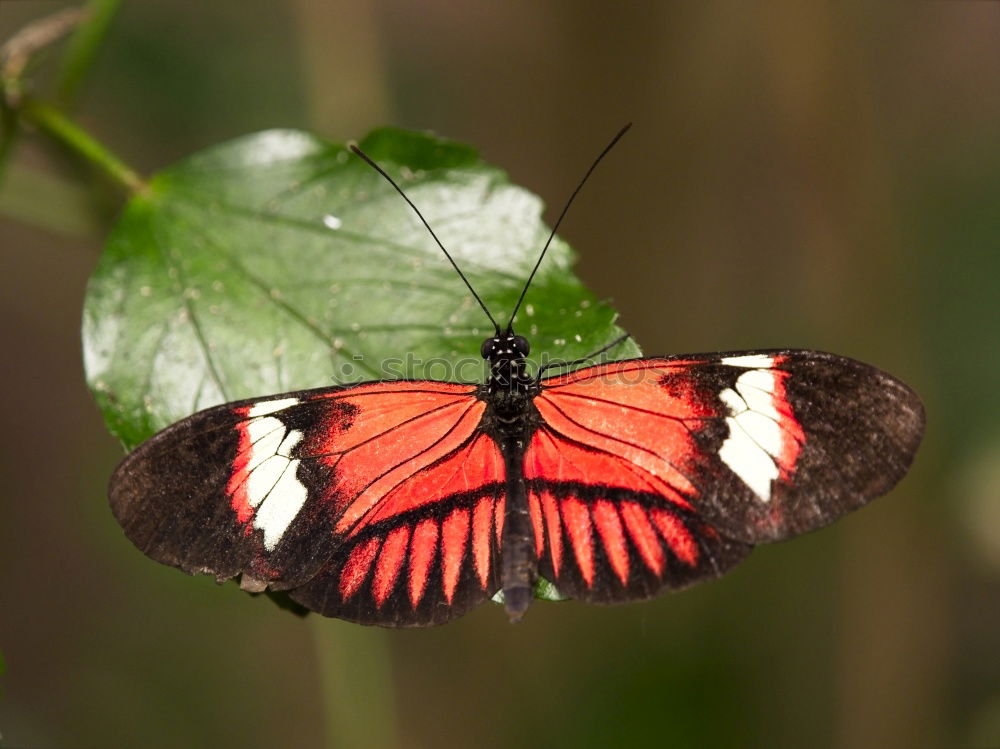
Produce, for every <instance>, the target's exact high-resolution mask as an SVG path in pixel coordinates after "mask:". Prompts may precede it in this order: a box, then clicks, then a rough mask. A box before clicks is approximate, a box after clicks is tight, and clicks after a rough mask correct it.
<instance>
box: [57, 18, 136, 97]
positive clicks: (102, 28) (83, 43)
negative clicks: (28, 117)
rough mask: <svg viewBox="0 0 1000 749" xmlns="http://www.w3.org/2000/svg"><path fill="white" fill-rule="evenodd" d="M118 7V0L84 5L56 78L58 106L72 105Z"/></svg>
mask: <svg viewBox="0 0 1000 749" xmlns="http://www.w3.org/2000/svg"><path fill="white" fill-rule="evenodd" d="M120 6H121V0H90V2H88V3H87V5H86V6H85V10H84V14H85V15H84V17H83V20H82V21H81V22H80V24H79V25H78V26H77V27H76V30H75V31H74V32H73V35H72V36H71V37H70V38H69V42H68V45H67V47H66V53H65V54H64V55H63V59H62V64H61V65H60V66H59V74H58V76H57V78H56V87H55V91H56V101H57V102H59V104H60V105H61V106H62V107H68V106H70V105H71V104H72V102H73V100H74V98H75V97H76V93H77V90H78V89H79V87H80V82H81V81H82V80H83V78H84V76H85V75H86V74H87V71H88V70H89V69H90V66H91V65H92V64H93V62H94V57H95V56H96V55H97V51H98V49H99V48H100V46H101V42H103V41H104V37H105V36H106V35H107V32H108V28H109V27H110V25H111V22H112V20H114V17H115V14H116V13H117V12H118V8H119V7H120Z"/></svg>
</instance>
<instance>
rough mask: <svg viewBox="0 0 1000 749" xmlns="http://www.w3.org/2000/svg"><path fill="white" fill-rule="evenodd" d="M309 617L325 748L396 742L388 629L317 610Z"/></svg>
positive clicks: (371, 748) (377, 748)
mask: <svg viewBox="0 0 1000 749" xmlns="http://www.w3.org/2000/svg"><path fill="white" fill-rule="evenodd" d="M309 618H310V620H311V621H310V626H311V627H312V629H313V640H314V642H315V643H316V656H317V658H316V665H317V667H318V668H319V678H320V685H321V687H322V689H321V693H322V695H323V700H324V703H325V704H324V705H323V715H324V717H325V719H326V726H325V729H326V742H325V745H326V746H327V748H328V749H329V748H330V747H337V748H338V749H387V748H389V747H395V746H398V745H399V742H398V737H397V734H396V704H395V690H394V688H393V683H392V661H391V658H390V655H389V637H388V635H389V633H388V632H387V631H386V630H384V629H380V628H378V627H359V626H358V625H356V624H348V623H347V622H342V621H337V620H335V619H324V618H322V617H319V616H316V615H315V614H313V615H312V616H310V617H309Z"/></svg>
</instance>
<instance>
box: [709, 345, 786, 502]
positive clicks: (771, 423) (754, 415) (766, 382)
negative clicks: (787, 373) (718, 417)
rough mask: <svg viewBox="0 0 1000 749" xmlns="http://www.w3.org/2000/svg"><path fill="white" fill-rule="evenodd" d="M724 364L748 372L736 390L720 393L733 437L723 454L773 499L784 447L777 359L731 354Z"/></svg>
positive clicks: (756, 488)
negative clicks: (777, 392)
mask: <svg viewBox="0 0 1000 749" xmlns="http://www.w3.org/2000/svg"><path fill="white" fill-rule="evenodd" d="M722 363H723V364H727V365H729V366H733V367H745V368H747V371H746V372H744V373H743V374H741V375H740V376H739V378H738V379H737V380H736V389H735V390H733V389H731V388H726V389H725V390H723V391H722V392H721V393H719V398H720V399H721V400H722V402H723V403H724V404H725V406H726V408H728V409H729V416H728V417H727V418H726V424H727V425H728V426H729V436H728V437H726V440H725V442H723V443H722V447H721V448H720V449H719V457H720V458H722V460H723V461H724V462H725V464H726V465H728V466H729V467H730V468H731V469H732V471H733V472H734V473H735V474H736V475H737V476H739V477H740V478H741V479H742V480H743V483H745V484H746V485H747V486H748V487H750V489H751V491H753V493H754V494H756V495H757V496H758V497H759V498H760V500H761V501H762V502H769V501H770V500H771V482H772V481H774V479H776V478H778V476H779V474H780V469H779V467H778V457H779V456H780V455H781V449H782V434H781V427H780V426H779V422H780V419H781V416H780V414H779V413H778V410H777V409H776V408H775V406H774V398H775V395H774V391H775V389H776V387H777V378H776V376H775V374H774V372H772V371H770V369H769V368H770V367H772V366H773V364H774V359H773V358H771V357H770V356H766V355H762V354H752V355H749V356H731V357H727V358H724V359H723V360H722ZM751 367H752V368H751Z"/></svg>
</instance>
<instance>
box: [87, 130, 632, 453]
mask: <svg viewBox="0 0 1000 749" xmlns="http://www.w3.org/2000/svg"><path fill="white" fill-rule="evenodd" d="M361 147H362V149H364V150H365V151H366V152H367V153H369V154H370V155H371V156H372V158H374V159H375V160H377V161H378V162H379V164H380V165H381V166H382V167H383V168H385V169H386V170H387V171H388V172H389V173H390V174H392V175H393V176H394V177H396V178H397V179H398V180H399V182H400V183H401V185H402V187H403V189H404V190H406V193H407V195H408V196H409V197H410V198H411V199H412V200H413V202H414V203H415V204H416V205H417V206H418V207H419V208H420V210H421V211H422V212H423V214H424V216H425V217H426V218H427V220H428V221H429V223H430V225H431V226H432V227H434V230H435V232H436V233H437V234H438V236H439V237H440V238H441V240H442V242H443V243H444V245H445V246H446V247H448V248H449V250H450V251H451V253H452V254H453V256H454V257H455V259H456V261H457V262H458V263H459V265H460V266H461V267H462V269H463V271H464V272H465V273H466V275H467V276H468V278H469V281H470V282H471V283H472V285H473V286H474V287H475V289H476V290H477V292H478V293H479V294H480V296H481V297H482V298H483V301H484V302H485V304H486V305H487V307H488V308H489V309H490V311H491V312H492V313H493V315H494V317H495V318H496V319H497V320H498V322H500V324H501V325H505V324H506V321H507V317H508V316H509V314H510V312H511V310H512V309H513V306H514V304H515V302H516V300H517V297H518V295H519V293H520V291H521V288H522V286H523V284H524V282H525V280H526V279H527V277H528V274H529V273H530V272H531V268H532V266H533V265H534V262H535V260H536V259H537V257H538V253H539V251H540V249H541V247H542V245H543V244H544V241H545V239H546V237H547V235H548V229H547V228H546V227H545V225H544V224H543V223H542V221H541V211H542V204H541V201H540V200H539V199H538V198H537V197H535V196H534V195H532V194H531V193H529V192H527V191H525V190H523V189H522V188H519V187H516V186H514V185H511V184H510V182H509V181H508V180H507V177H506V175H505V174H504V173H503V172H502V171H500V170H499V169H497V168H495V167H492V166H490V165H488V164H485V163H483V162H482V161H481V160H480V159H479V157H478V155H477V154H476V152H475V150H474V149H472V148H470V147H469V146H465V145H462V144H458V143H454V142H450V141H446V140H441V139H437V138H434V137H432V136H430V135H425V134H420V133H411V132H404V131H400V130H394V129H382V130H377V131H375V132H373V133H371V134H370V135H369V136H368V137H367V138H365V139H364V141H362V143H361ZM149 184H150V189H149V191H148V192H146V193H145V194H142V195H140V196H137V197H135V198H133V199H132V200H131V201H130V202H129V204H128V205H127V206H126V208H125V211H124V213H123V215H122V217H121V219H120V220H119V222H118V224H117V226H116V227H115V228H114V230H113V232H112V235H111V237H110V238H109V240H108V243H107V245H106V246H105V248H104V251H103V254H102V256H101V259H100V262H99V264H98V267H97V269H96V270H95V272H94V275H93V277H92V278H91V281H90V285H89V288H88V291H87V298H86V303H85V307H84V325H83V347H84V356H85V366H86V373H87V381H88V384H89V385H90V387H91V389H92V391H93V392H94V395H95V397H96V399H97V402H98V404H99V406H100V408H101V411H102V413H103V415H104V418H105V421H106V423H107V425H108V428H109V429H110V430H111V432H112V433H113V434H115V435H116V436H117V437H118V438H119V439H120V440H121V441H122V442H123V443H124V445H125V446H126V447H128V448H131V447H134V446H135V445H137V444H138V443H140V442H141V441H143V440H144V439H146V438H147V437H149V436H150V435H152V434H153V433H154V432H156V431H158V430H159V429H162V428H163V427H165V426H167V425H168V424H170V423H172V422H174V421H177V420H179V419H181V418H183V417H185V416H187V415H189V414H191V413H193V412H195V411H198V410H200V409H203V408H207V407H208V406H212V405H215V404H218V403H222V402H225V401H227V400H235V399H239V398H248V397H254V396H266V395H272V394H276V393H281V392H285V391H289V390H297V389H302V388H310V387H321V386H324V385H331V384H334V383H336V382H354V381H362V380H371V379H394V378H399V377H402V376H406V377H427V378H430V379H441V380H461V381H477V382H478V381H482V379H483V377H484V373H485V369H484V365H483V362H482V360H481V358H480V356H479V346H480V343H481V342H482V340H483V339H484V338H485V337H487V335H490V334H492V327H491V325H490V324H489V323H488V321H487V320H486V318H485V315H484V314H483V312H482V310H481V309H480V308H479V306H478V305H477V304H476V303H475V301H474V300H473V299H472V297H471V295H470V294H469V292H468V290H467V289H466V288H465V286H464V285H463V284H462V282H461V280H460V279H459V277H458V276H457V274H456V273H455V271H454V270H453V269H452V268H451V266H450V265H449V264H448V262H447V260H446V259H445V258H444V256H443V255H442V253H441V251H440V250H439V249H438V247H437V246H436V245H435V244H434V242H433V240H432V238H431V237H430V236H429V235H428V233H427V230H426V229H425V228H424V227H423V225H422V224H420V222H419V220H418V219H417V218H416V216H415V215H414V214H413V212H412V210H411V209H410V208H409V206H407V205H406V203H405V202H404V201H403V200H402V199H401V198H400V197H399V195H398V194H397V193H396V192H395V191H394V190H393V189H392V187H391V186H390V185H388V184H387V183H386V182H385V181H384V179H383V178H382V177H381V176H379V175H378V174H377V173H375V172H374V170H372V169H371V167H369V166H368V165H366V164H365V163H364V162H363V161H361V159H359V158H357V157H356V156H354V155H353V154H351V153H350V152H349V151H348V150H346V149H345V147H344V146H342V145H339V144H333V143H329V142H326V141H324V140H321V139H319V138H317V137H315V136H312V135H308V134H306V133H302V132H295V131H282V130H277V131H268V132H263V133H258V134H255V135H250V136H247V137H245V138H241V139H238V140H235V141H232V142H229V143H224V144H222V145H219V146H216V147H213V148H209V149H207V150H205V151H202V152H200V153H198V154H195V155H194V156H191V157H190V158H188V159H185V160H184V161H182V162H180V163H179V164H177V165H175V166H173V167H170V168H168V169H166V170H164V171H162V172H160V173H159V174H157V175H155V176H154V177H153V178H152V179H151V180H150V183H149ZM572 262H573V253H572V251H571V250H570V248H569V247H568V246H567V245H566V244H565V243H563V242H562V241H560V240H558V239H557V240H556V241H555V242H554V243H553V246H552V248H551V249H550V250H549V253H548V255H547V256H546V259H545V262H544V263H543V265H542V268H541V270H540V271H539V274H538V275H537V276H536V278H535V281H534V283H533V284H532V287H531V289H530V290H529V292H528V295H527V298H526V300H525V305H524V307H523V308H522V310H521V312H520V313H519V314H518V318H517V320H516V321H515V328H516V330H517V331H518V332H519V333H521V334H522V335H525V336H527V337H528V338H529V340H530V341H531V343H532V358H533V360H535V361H540V360H543V359H548V358H559V359H574V358H578V357H582V356H586V355H588V354H590V353H593V352H594V351H596V350H597V349H599V348H601V347H602V346H603V345H605V344H606V343H608V342H610V341H611V340H613V339H614V338H616V337H617V336H619V335H620V334H621V331H620V330H619V329H618V328H617V327H616V326H615V325H614V318H615V313H614V311H613V310H612V309H610V308H609V307H608V306H607V305H605V304H603V303H600V302H599V301H598V300H597V299H596V298H595V297H594V296H593V295H592V294H591V293H590V292H588V291H587V290H586V289H585V288H583V286H582V285H581V283H580V281H579V280H578V279H577V278H576V277H575V276H573V275H572V273H571V270H570V269H571V265H572ZM637 353H638V348H637V347H636V346H635V344H633V343H632V342H631V341H628V342H626V343H624V344H622V345H621V346H619V347H617V348H616V349H615V350H614V351H613V352H612V354H613V355H614V358H624V357H627V356H634V355H636V354H637Z"/></svg>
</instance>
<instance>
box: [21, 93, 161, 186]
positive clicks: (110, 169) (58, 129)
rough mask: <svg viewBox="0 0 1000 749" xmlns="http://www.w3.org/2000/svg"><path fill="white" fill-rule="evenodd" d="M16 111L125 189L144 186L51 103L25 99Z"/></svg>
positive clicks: (113, 156)
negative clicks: (18, 110)
mask: <svg viewBox="0 0 1000 749" xmlns="http://www.w3.org/2000/svg"><path fill="white" fill-rule="evenodd" d="M20 113H21V117H22V118H23V119H24V120H25V121H27V122H30V123H32V124H34V125H35V126H36V127H38V129H39V130H41V131H42V132H44V133H45V134H46V135H48V136H49V137H51V138H53V139H54V140H56V141H57V142H59V143H61V144H62V145H64V146H65V147H66V148H68V149H69V150H70V151H72V152H73V153H75V154H76V155H77V156H79V157H80V158H82V159H84V160H85V161H88V162H90V164H92V165H93V166H95V167H96V168H98V169H100V170H101V171H102V172H104V173H105V174H106V175H108V176H109V177H110V178H111V179H112V180H114V181H115V182H117V183H118V184H119V185H121V186H122V187H124V188H125V189H126V190H128V191H129V192H132V193H138V192H143V191H144V190H145V189H146V183H145V182H143V181H142V178H141V177H139V175H138V174H136V173H135V172H134V171H133V170H132V169H131V168H129V167H128V166H126V165H125V164H124V163H123V162H122V161H120V160H119V159H118V157H117V156H115V155H114V154H113V153H111V152H110V151H108V150H107V149H106V148H105V147H104V146H102V145H101V144H100V143H98V142H97V141H96V140H94V138H93V137H92V136H91V135H90V134H89V133H87V132H86V131H85V130H83V129H81V128H80V127H79V126H78V125H76V124H75V123H73V122H72V121H71V120H69V119H68V118H67V117H66V116H65V115H64V114H63V113H62V112H60V111H59V110H58V109H56V108H55V107H53V106H52V105H50V104H45V103H44V102H40V101H36V100H27V101H25V102H24V104H23V105H22V106H21V107H20Z"/></svg>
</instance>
